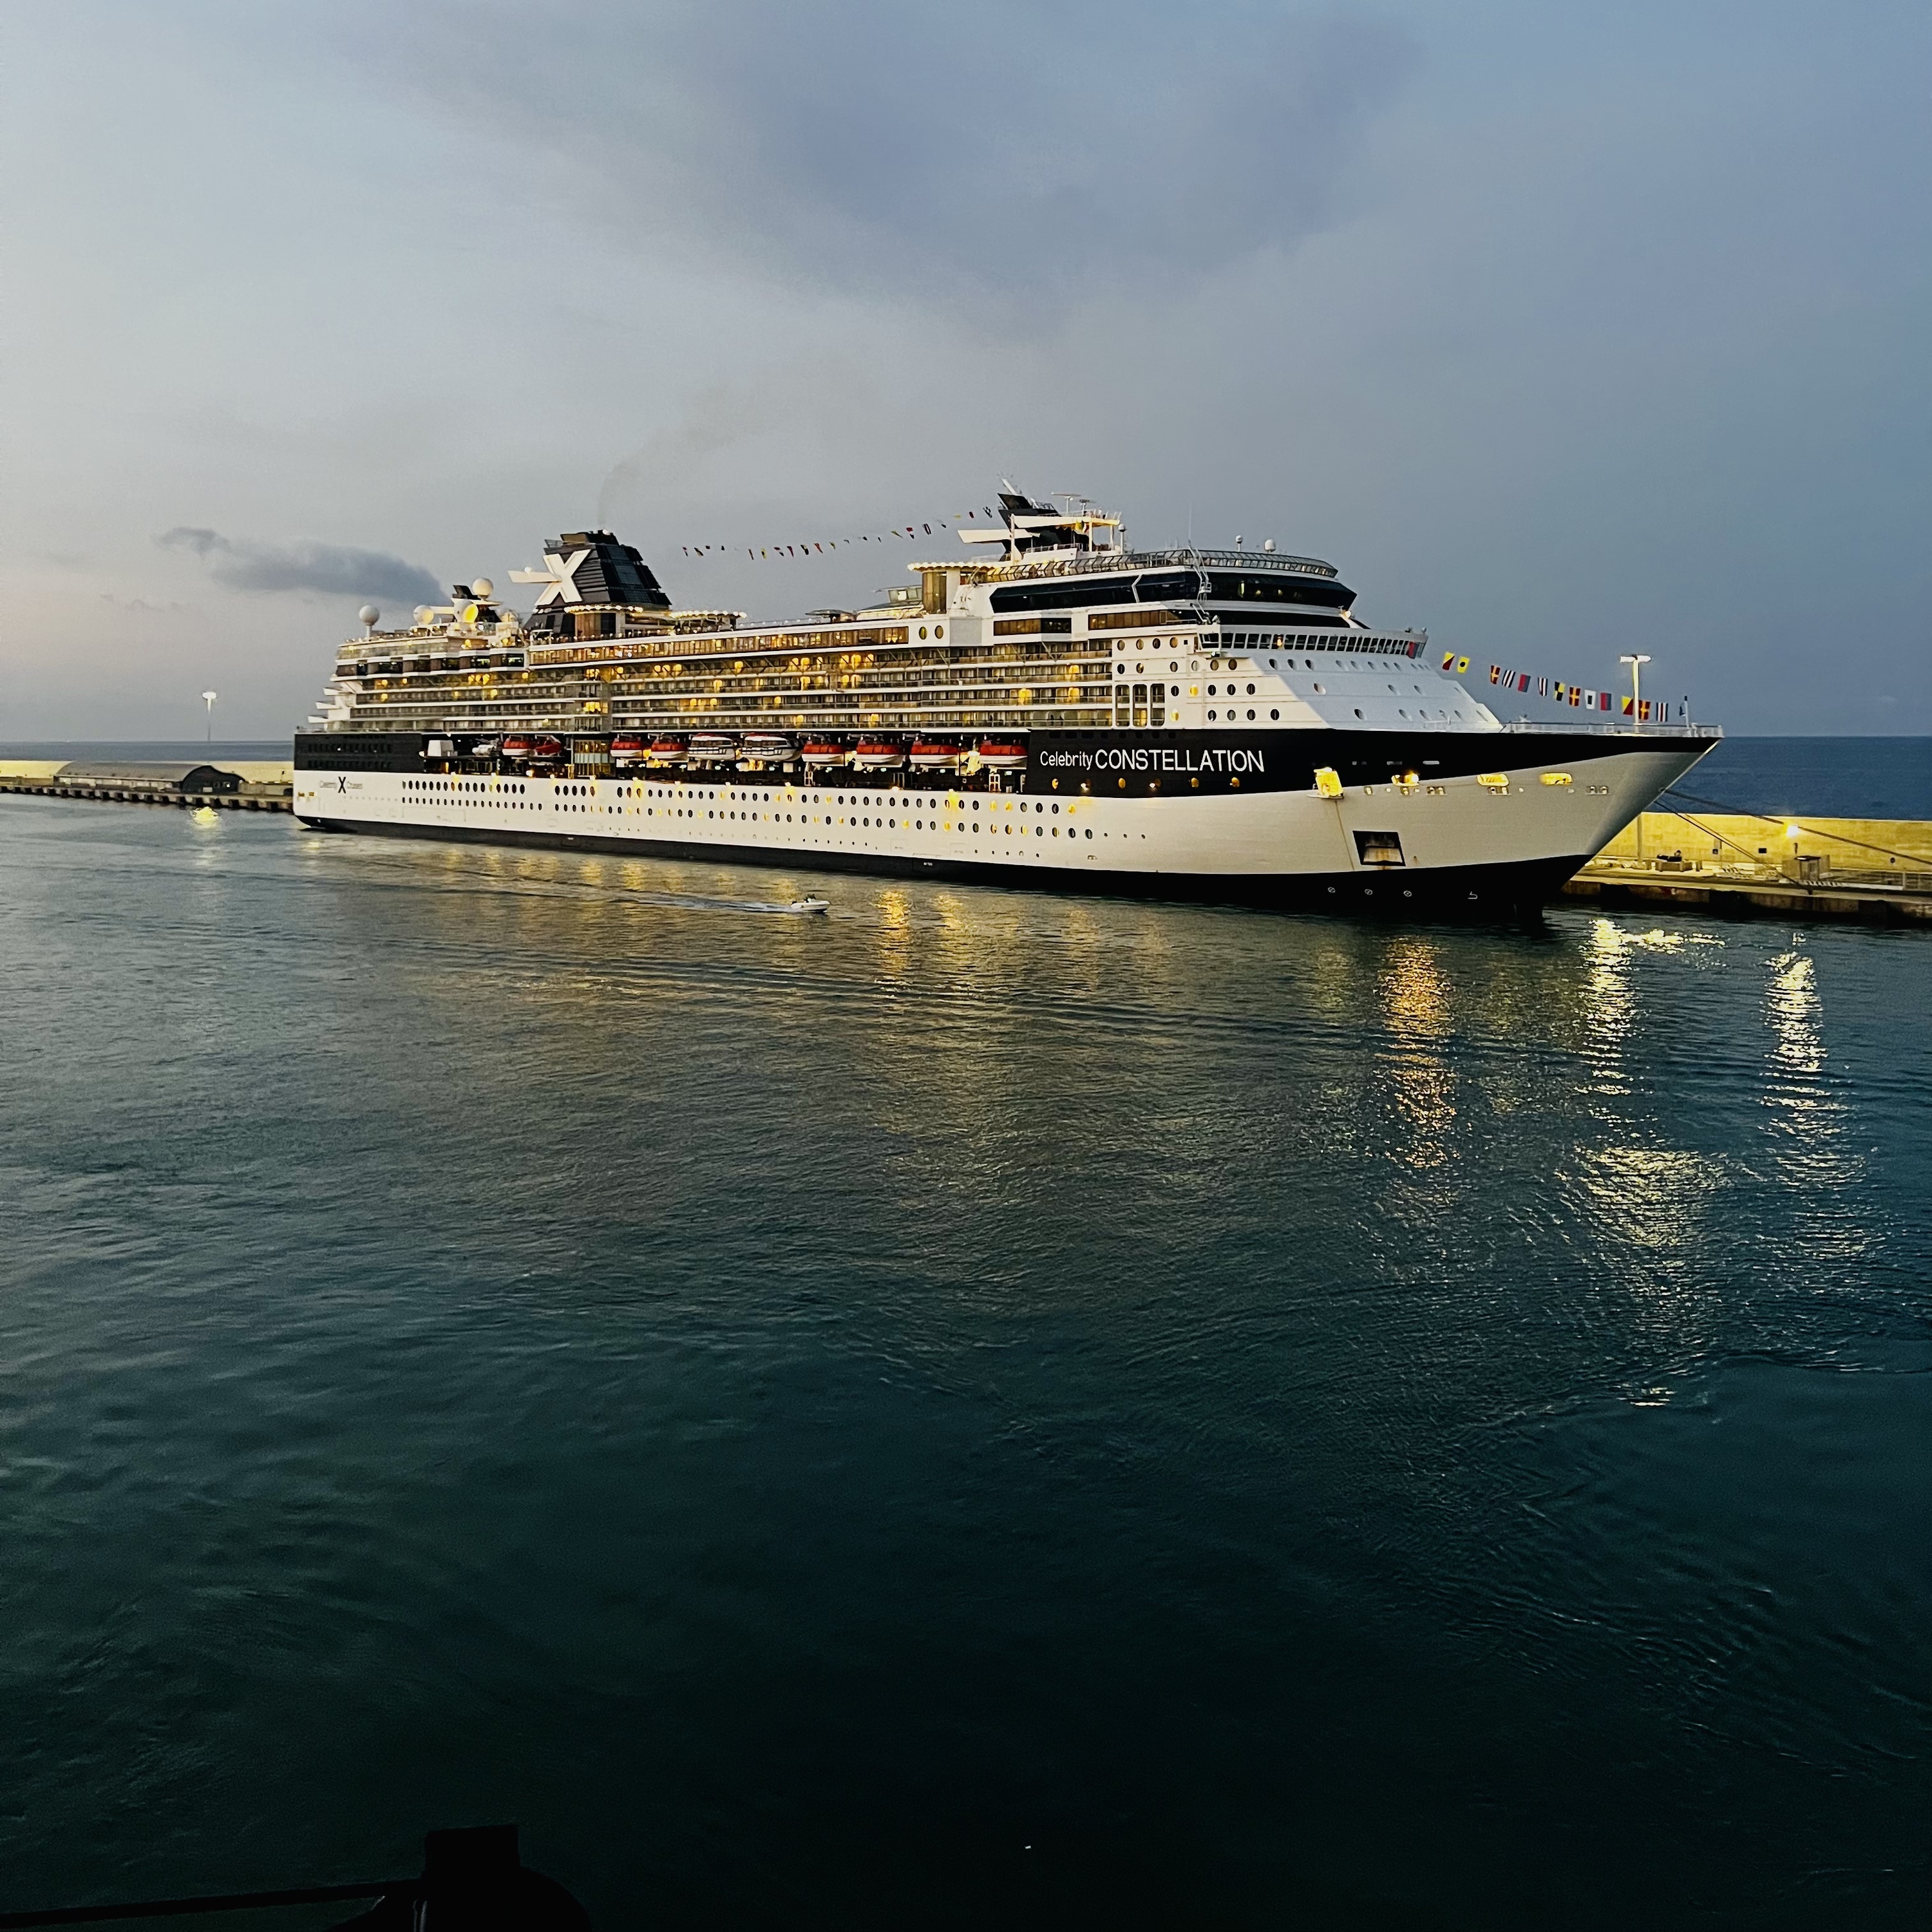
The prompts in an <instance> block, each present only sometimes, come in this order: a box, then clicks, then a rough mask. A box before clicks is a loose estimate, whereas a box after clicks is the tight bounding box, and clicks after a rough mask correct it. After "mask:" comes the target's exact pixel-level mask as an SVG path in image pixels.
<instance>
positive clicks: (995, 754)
mask: <svg viewBox="0 0 1932 1932" xmlns="http://www.w3.org/2000/svg"><path fill="white" fill-rule="evenodd" d="M978 751H979V754H980V763H981V764H983V765H984V766H986V769H988V770H989V771H993V772H1023V771H1025V769H1026V761H1027V748H1026V747H1025V745H1022V744H1020V743H1018V742H1016V741H1015V740H1014V739H1011V738H986V739H982V740H981V741H980V745H979V746H978Z"/></svg>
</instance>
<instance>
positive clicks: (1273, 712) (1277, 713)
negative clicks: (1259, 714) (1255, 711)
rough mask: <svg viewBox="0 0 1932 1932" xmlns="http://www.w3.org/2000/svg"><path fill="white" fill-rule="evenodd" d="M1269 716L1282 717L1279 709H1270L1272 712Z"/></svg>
mask: <svg viewBox="0 0 1932 1932" xmlns="http://www.w3.org/2000/svg"><path fill="white" fill-rule="evenodd" d="M1268 715H1269V716H1270V717H1271V718H1277V719H1279V718H1280V716H1281V713H1280V712H1279V711H1271V712H1269V713H1268Z"/></svg>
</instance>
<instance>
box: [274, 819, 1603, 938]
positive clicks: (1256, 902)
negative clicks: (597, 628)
mask: <svg viewBox="0 0 1932 1932" xmlns="http://www.w3.org/2000/svg"><path fill="white" fill-rule="evenodd" d="M299 817H300V819H301V822H302V823H303V824H305V825H307V826H311V827H312V828H314V829H317V830H320V831H325V832H363V833H367V834H369V835H372V836H375V837H379V838H416V839H424V840H428V841H431V842H432V843H435V844H465V845H520V846H534V847H539V848H542V849H545V850H552V851H569V852H595V853H612V854H614V855H616V856H620V857H623V858H631V859H640V858H653V859H685V860H696V861H698V862H710V863H712V864H715V865H756V866H758V867H760V868H763V869H765V870H766V871H772V870H778V871H792V872H805V873H809V872H857V873H863V874H870V875H871V876H874V877H883V878H893V879H944V880H959V881H961V882H962V883H968V884H972V885H982V886H1003V887H1013V888H1018V889H1022V890H1025V891H1028V892H1082V893H1087V894H1091V895H1095V896H1097V897H1101V898H1157V899H1175V900H1186V901H1196V902H1199V901H1206V902H1208V903H1210V904H1217V905H1250V906H1270V907H1278V908H1281V909H1284V910H1325V911H1330V912H1334V911H1337V910H1347V911H1350V912H1358V911H1360V912H1375V913H1390V914H1394V915H1396V916H1402V915H1404V914H1409V913H1420V912H1424V911H1427V913H1430V915H1431V916H1434V917H1438V918H1439V917H1440V916H1442V914H1443V913H1445V912H1448V911H1469V912H1478V913H1483V914H1485V915H1487V914H1490V913H1494V912H1496V911H1497V910H1499V909H1502V908H1507V907H1517V906H1532V905H1541V904H1543V903H1544V901H1547V900H1548V899H1550V898H1553V897H1555V895H1556V893H1557V892H1559V891H1560V890H1561V889H1562V886H1563V883H1564V882H1565V880H1567V879H1569V878H1571V877H1572V876H1574V874H1575V873H1576V872H1577V871H1578V869H1579V868H1580V867H1582V866H1583V865H1586V864H1588V863H1589V853H1577V854H1575V855H1574V856H1571V857H1568V858H1562V859H1526V860H1521V861H1518V862H1514V863H1511V864H1509V865H1444V866H1439V867H1431V868H1429V869H1428V870H1427V871H1405V870H1403V869H1401V868H1391V869H1389V870H1388V871H1377V872H1295V873H1282V872H1271V873H1259V874H1211V873H1189V872H1098V871H1082V870H1079V869H1078V868H1075V867H1073V866H1064V867H1063V866H1058V865H1040V866H1034V865H998V864H995V863H992V862H990V861H983V860H980V859H919V858H913V857H910V856H907V857H900V856H895V855H894V854H892V853H868V852H838V853H833V852H774V851H772V850H770V849H769V847H765V846H759V845H727V844H709V843H706V842H686V841H682V840H679V839H673V838H650V839H644V838H599V837H598V836H597V835H595V833H580V832H513V831H509V830H503V831H498V830H496V829H495V828H493V827H484V826H462V825H436V826H428V825H398V824H395V823H392V822H389V821H388V820H377V819H345V818H333V817H310V816H308V814H299Z"/></svg>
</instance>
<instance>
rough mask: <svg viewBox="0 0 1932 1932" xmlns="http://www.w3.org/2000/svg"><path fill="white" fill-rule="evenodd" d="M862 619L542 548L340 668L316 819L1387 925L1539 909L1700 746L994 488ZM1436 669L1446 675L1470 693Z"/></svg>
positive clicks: (1098, 521)
mask: <svg viewBox="0 0 1932 1932" xmlns="http://www.w3.org/2000/svg"><path fill="white" fill-rule="evenodd" d="M959 535H960V536H961V537H962V538H963V539H964V540H965V544H964V547H963V548H962V553H960V554H959V555H957V556H952V557H949V558H945V559H941V560H939V561H936V562H916V563H913V564H912V565H909V566H908V574H909V576H910V578H911V579H912V581H910V582H908V583H906V584H905V585H904V586H899V587H896V588H894V589H891V590H889V591H888V592H886V593H885V601H883V603H880V604H874V605H873V606H872V607H869V608H866V609H863V610H813V611H811V612H808V613H806V614H805V616H803V617H802V618H800V619H798V620H797V621H796V622H787V623H783V624H764V623H752V622H748V620H747V619H746V618H745V616H744V614H743V613H741V612H738V611H733V610H692V609H681V608H679V607H678V606H677V605H676V604H673V601H672V600H671V598H670V595H668V594H667V592H666V591H665V590H664V587H663V586H662V585H661V583H659V581H658V577H657V576H656V575H655V573H654V572H653V571H652V569H651V568H649V565H648V564H647V563H646V562H645V560H644V559H643V557H642V556H640V554H639V553H638V552H637V550H636V549H634V548H633V547H631V546H630V545H628V544H623V543H621V542H619V541H618V540H617V538H616V537H615V536H613V535H611V534H610V532H608V531H604V530H578V531H571V532H566V533H565V534H564V535H561V536H559V537H557V538H555V539H554V540H553V541H550V543H549V544H547V545H546V546H545V548H544V561H543V563H542V565H541V567H540V568H534V569H528V570H519V571H513V572H512V573H511V577H512V580H513V581H514V582H515V583H520V584H528V585H532V586H540V588H538V591H537V594H536V595H535V600H534V603H535V607H534V609H533V610H532V611H531V613H530V614H529V616H527V617H525V616H519V615H518V614H517V613H516V612H515V611H514V610H511V609H510V608H509V607H508V605H507V603H506V602H505V601H500V600H499V598H498V597H497V595H496V590H495V586H493V584H492V583H490V580H488V579H487V578H479V579H478V580H475V582H473V583H468V584H458V585H456V586H455V594H454V596H453V598H452V601H451V602H450V603H449V604H447V605H439V606H434V607H431V606H425V607H422V608H420V609H419V610H416V613H414V620H413V622H411V623H410V625H409V626H408V627H407V628H402V629H389V630H384V629H379V628H377V624H378V623H379V622H380V618H379V615H378V613H377V612H376V611H374V610H365V611H364V613H363V617H364V621H365V626H366V627H367V628H366V629H365V634H364V635H362V636H361V637H357V638H355V639H353V640H350V642H348V643H346V644H344V646H342V648H341V650H340V652H338V658H337V661H336V664H335V673H334V676H333V677H332V680H331V681H330V682H329V685H328V686H327V688H326V690H325V691H324V692H323V698H322V702H321V706H320V709H319V711H318V712H317V715H315V716H314V717H313V718H311V719H310V721H309V728H308V729H307V730H303V731H301V732H299V733H297V734H296V739H295V754H294V765H295V786H294V790H295V810H296V813H297V814H298V815H299V817H301V818H302V819H303V820H305V821H306V822H307V823H309V824H311V825H312V826H318V827H322V828H326V829H330V830H335V831H341V832H383V833H391V834H403V835H408V836H412V837H416V838H444V839H474V840H481V841H488V842H490V843H496V844H517V843H522V844H544V845H551V846H568V847H579V848H583V849H586V850H601V851H610V852H625V853H657V854H661V855H664V856H674V857H678V858H686V859H688V858H704V859H720V860H727V861H730V862H750V863H760V864H778V865H785V866H787V867H790V868H808V869H812V870H824V871H831V870H846V871H868V872H883V873H891V874H903V875H909V876H913V877H954V878H978V879H984V880H993V881H999V882H1015V881H1021V882H1025V883H1029V884H1032V885H1035V886H1043V887H1047V888H1050V889H1062V888H1071V889H1085V890H1089V891H1094V890H1100V891H1107V892H1141V893H1151V894H1157V895H1168V896H1176V897H1181V896H1186V897H1196V898H1199V897H1208V898H1217V899H1226V900H1242V901H1258V902H1262V903H1270V904H1292V905H1305V906H1313V907H1328V908H1340V907H1349V908H1352V909H1355V910H1378V911H1394V912H1397V913H1404V912H1409V911H1412V910H1415V911H1420V910H1424V909H1427V910H1431V911H1433V912H1440V911H1442V910H1445V909H1459V910H1467V909H1474V908H1480V909H1481V910H1484V911H1489V910H1498V909H1502V908H1504V907H1509V906H1513V905H1522V904H1533V903H1535V902H1536V901H1541V900H1542V899H1544V898H1547V896H1548V895H1550V894H1551V893H1552V892H1554V891H1555V890H1556V889H1557V888H1558V887H1559V886H1561V885H1562V882H1563V881H1564V880H1565V879H1567V878H1568V877H1570V876H1571V874H1572V873H1574V871H1576V870H1577V868H1578V867H1579V866H1580V865H1582V864H1583V863H1584V862H1586V860H1587V859H1589V858H1590V857H1591V856H1592V855H1593V854H1595V853H1596V852H1597V851H1598V850H1600V849H1601V847H1603V846H1604V844H1607V842H1608V841H1610V838H1613V836H1614V835H1616V833H1617V832H1619V830H1621V829H1622V827H1623V826H1625V825H1626V824H1628V823H1629V822H1630V821H1631V819H1633V818H1634V817H1635V816H1636V815H1637V814H1638V813H1639V812H1640V811H1643V809H1644V808H1645V807H1646V805H1649V804H1650V803H1651V802H1652V800H1653V799H1655V798H1656V797H1657V796H1658V794H1659V793H1661V792H1662V791H1663V790H1664V789H1665V788H1666V787H1667V786H1669V785H1670V784H1673V783H1674V782H1676V781H1677V780H1678V779H1679V778H1681V777H1682V775H1684V774H1685V772H1688V770H1689V769H1691V766H1693V765H1694V764H1695V763H1697V760H1699V759H1700V758H1701V757H1703V756H1704V755H1705V754H1706V752H1707V751H1709V750H1710V748H1711V747H1712V744H1713V743H1714V742H1715V739H1716V737H1717V736H1718V733H1717V732H1716V731H1715V729H1714V728H1713V727H1708V726H1694V725H1690V724H1683V723H1680V724H1677V725H1676V726H1672V725H1670V724H1648V723H1646V722H1644V721H1642V719H1641V718H1637V719H1633V720H1632V721H1630V722H1629V723H1628V724H1562V723H1559V724H1531V723H1529V722H1527V721H1523V720H1517V721H1505V720H1503V719H1502V718H1499V717H1498V716H1497V715H1496V714H1495V712H1493V711H1492V709H1490V707H1489V706H1487V704H1485V703H1483V702H1482V701H1481V700H1480V699H1479V698H1478V697H1476V696H1475V695H1474V694H1472V692H1471V691H1469V688H1466V685H1464V684H1463V682H1461V681H1460V677H1459V676H1458V675H1457V670H1458V668H1459V666H1458V663H1457V660H1455V659H1454V658H1450V659H1448V660H1447V661H1446V667H1445V661H1444V660H1443V659H1442V658H1440V657H1439V654H1438V653H1436V652H1434V651H1433V650H1432V649H1431V648H1430V645H1429V643H1428V640H1427V634H1426V633H1419V632H1414V631H1391V630H1386V629H1381V628H1377V627H1376V626H1374V625H1370V624H1367V623H1364V622H1362V621H1361V619H1359V618H1358V616H1356V614H1355V592H1354V591H1353V590H1352V589H1350V588H1349V586H1347V585H1346V584H1345V583H1343V582H1342V581H1341V580H1340V577H1339V575H1338V574H1337V571H1336V569H1335V568H1334V565H1330V564H1328V563H1324V562H1320V561H1319V560H1318V559H1316V558H1313V557H1305V556H1286V555H1284V554H1280V553H1277V552H1276V551H1275V550H1274V548H1273V547H1272V546H1271V545H1268V546H1265V547H1263V548H1262V549H1260V550H1254V549H1250V548H1248V547H1245V546H1241V547H1236V548H1235V549H1233V550H1214V549H1200V548H1197V547H1195V546H1193V545H1192V544H1190V545H1188V546H1186V547H1183V548H1181V549H1176V550H1134V549H1132V548H1130V547H1128V545H1127V543H1126V541H1125V540H1124V535H1123V533H1122V531H1121V525H1120V522H1119V520H1118V518H1116V517H1112V516H1109V515H1106V514H1102V513H1100V512H1099V511H1096V510H1094V508H1091V506H1090V505H1087V504H1086V503H1085V502H1081V501H1079V500H1075V501H1073V502H1067V501H1060V502H1042V501H1039V500H1036V499H1034V498H1032V497H1030V496H1027V495H1025V494H1023V493H1021V492H1019V491H1017V490H1013V489H1010V488H1009V489H1007V490H1004V491H1002V493H1001V498H1000V508H999V510H998V512H997V513H996V514H995V515H994V517H992V521H991V523H989V525H988V526H986V527H977V526H974V527H962V529H960V531H959ZM1466 667H1467V664H1466V660H1464V661H1462V663H1461V664H1460V668H1461V669H1463V670H1466Z"/></svg>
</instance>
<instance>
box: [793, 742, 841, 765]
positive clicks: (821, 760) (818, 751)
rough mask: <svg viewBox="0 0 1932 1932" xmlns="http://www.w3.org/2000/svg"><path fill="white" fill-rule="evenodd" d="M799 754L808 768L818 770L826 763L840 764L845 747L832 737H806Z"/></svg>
mask: <svg viewBox="0 0 1932 1932" xmlns="http://www.w3.org/2000/svg"><path fill="white" fill-rule="evenodd" d="M799 757H801V758H802V759H803V760H805V763H806V765H807V766H808V768H809V769H811V770H813V771H819V770H822V769H823V768H824V767H825V766H827V765H842V764H843V763H844V762H845V747H844V745H841V744H840V743H839V742H838V740H837V739H833V738H808V739H806V740H805V745H804V748H803V749H802V751H800V752H799Z"/></svg>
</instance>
